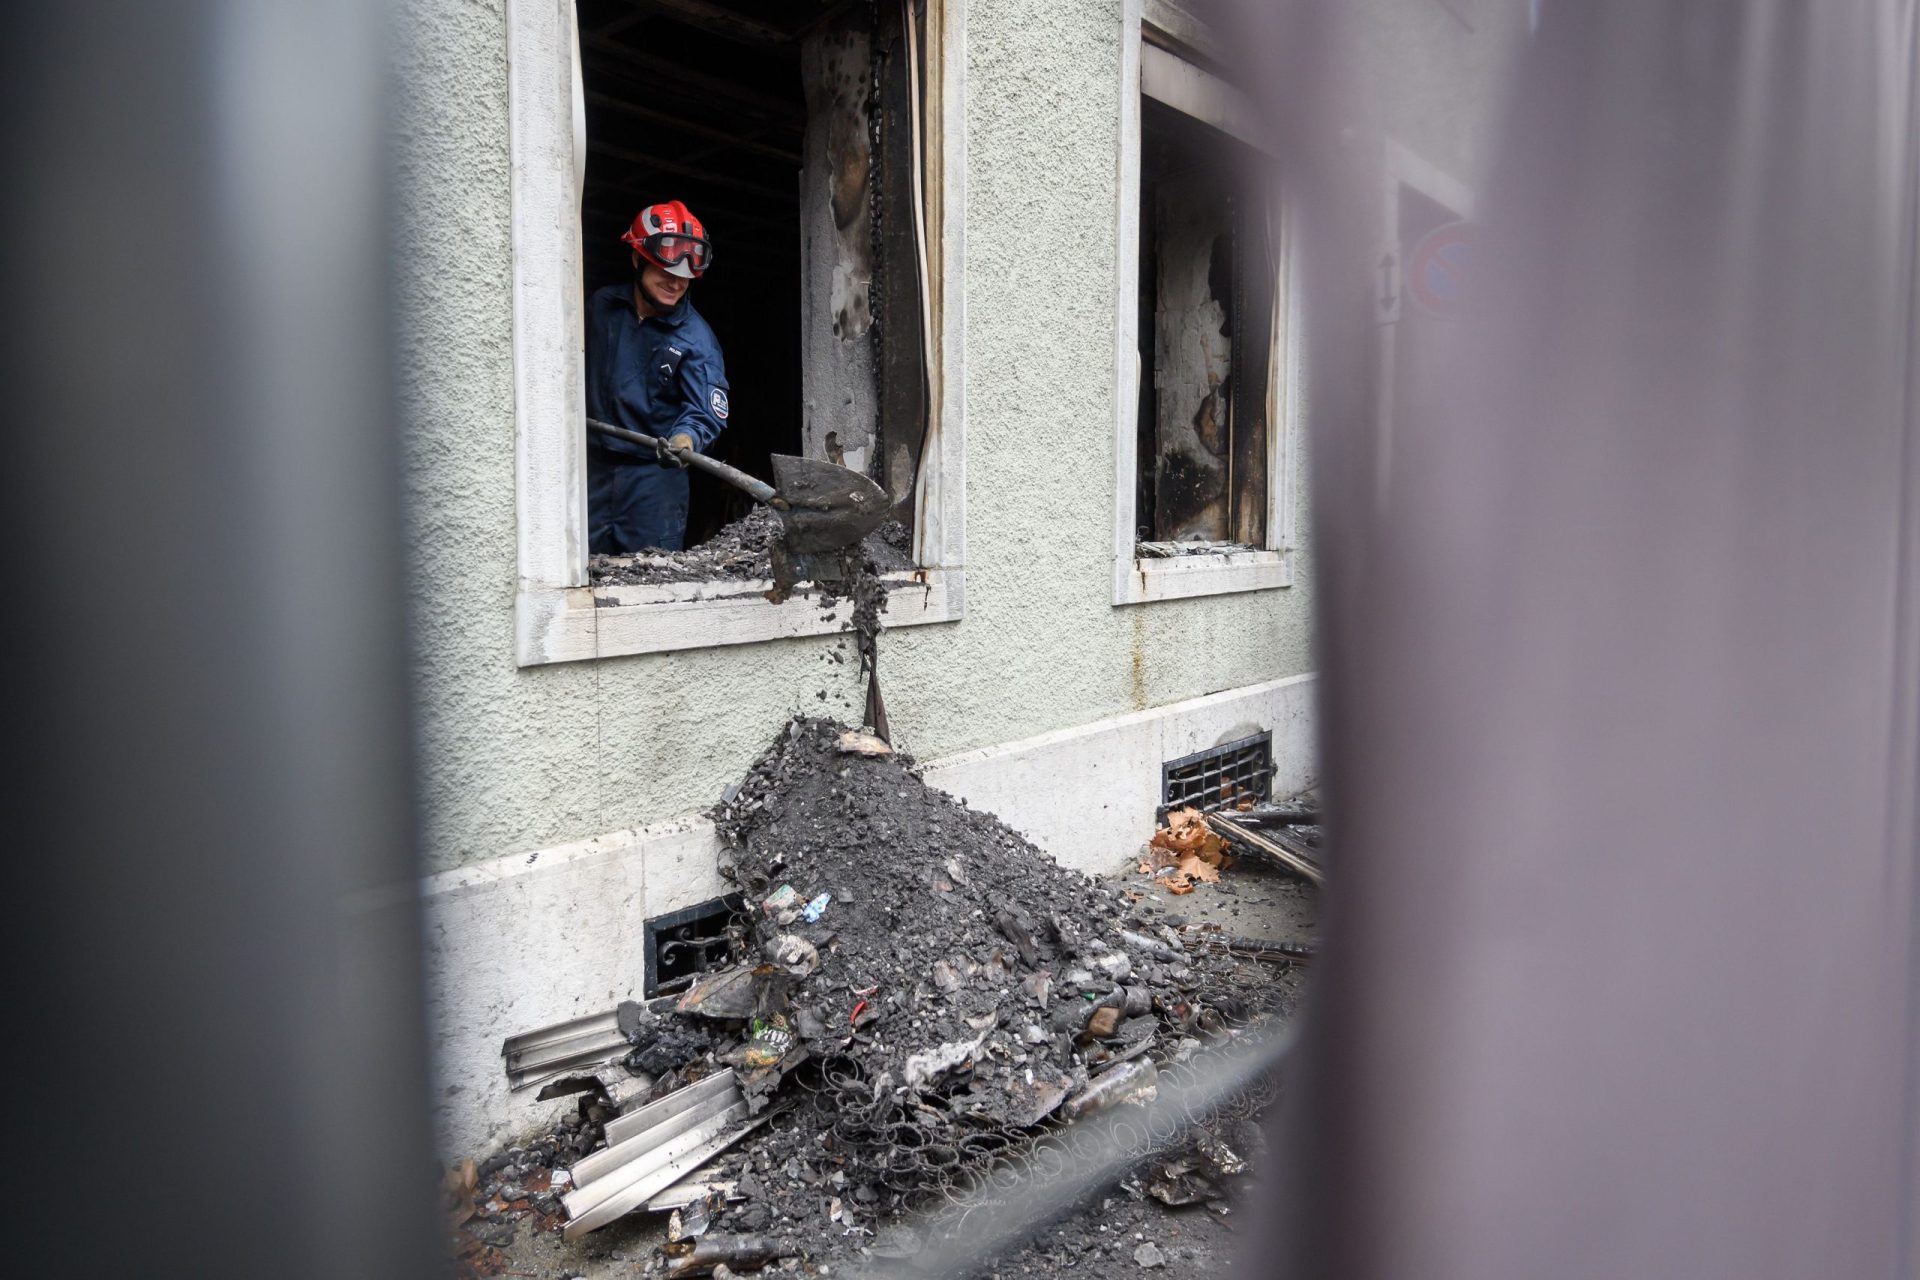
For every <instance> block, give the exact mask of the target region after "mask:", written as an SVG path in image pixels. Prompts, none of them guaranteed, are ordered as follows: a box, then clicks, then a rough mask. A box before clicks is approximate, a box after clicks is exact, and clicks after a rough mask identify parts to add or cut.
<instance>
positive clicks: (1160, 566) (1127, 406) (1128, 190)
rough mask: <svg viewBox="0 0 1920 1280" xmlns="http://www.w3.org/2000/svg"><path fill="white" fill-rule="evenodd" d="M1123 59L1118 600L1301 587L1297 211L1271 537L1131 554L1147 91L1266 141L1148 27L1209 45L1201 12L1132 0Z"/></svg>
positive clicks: (1281, 326)
mask: <svg viewBox="0 0 1920 1280" xmlns="http://www.w3.org/2000/svg"><path fill="white" fill-rule="evenodd" d="M1122 21H1123V23H1124V27H1123V30H1122V33H1121V35H1122V45H1121V65H1120V173H1119V208H1118V210H1117V214H1116V225H1117V227H1118V235H1117V238H1116V247H1117V252H1118V261H1117V263H1116V277H1117V279H1116V292H1117V303H1118V308H1119V314H1118V341H1117V343H1116V346H1115V354H1114V385H1115V387H1116V388H1117V390H1118V395H1117V396H1116V397H1115V414H1114V490H1115V495H1114V516H1113V602H1114V604H1115V605H1129V604H1144V603H1147V602H1150V601H1155V600H1178V599H1184V598H1187V597H1192V596H1210V595H1222V594H1226V593H1229V592H1240V591H1266V590H1271V589H1273V588H1276V587H1290V586H1292V585H1293V557H1294V541H1295V539H1294V505H1295V504H1294V495H1293V488H1294V485H1293V472H1294V465H1295V455H1296V453H1297V452H1298V449H1297V446H1296V444H1295V441H1296V440H1297V439H1298V433H1299V430H1300V424H1299V422H1298V419H1299V416H1300V413H1301V403H1302V397H1301V395H1300V387H1301V379H1300V375H1301V362H1300V359H1299V350H1298V348H1299V343H1298V342H1295V341H1293V340H1292V338H1293V335H1295V334H1297V333H1298V332H1299V331H1300V318H1299V315H1298V313H1297V311H1298V300H1299V290H1298V289H1296V288H1295V287H1293V282H1294V280H1295V278H1296V271H1297V268H1296V263H1295V254H1294V246H1293V236H1292V235H1291V234H1289V225H1290V222H1289V219H1287V218H1286V217H1285V216H1284V214H1283V216H1282V217H1281V218H1280V220H1279V221H1280V252H1279V254H1278V255H1277V256H1278V259H1279V262H1278V279H1276V281H1275V282H1274V297H1275V299H1276V300H1277V306H1276V312H1275V317H1274V320H1275V323H1274V351H1273V354H1272V360H1273V363H1272V365H1271V376H1270V377H1269V378H1268V380H1267V396H1268V399H1267V423H1268V431H1267V520H1266V530H1267V532H1266V545H1265V546H1264V547H1262V548H1259V549H1255V550H1247V551H1235V552H1228V553H1224V554H1217V555H1192V556H1170V557H1166V558H1155V557H1142V556H1136V555H1135V554H1134V541H1135V524H1134V522H1135V509H1134V486H1135V484H1136V482H1137V474H1138V469H1139V465H1140V459H1139V446H1138V441H1139V390H1140V367H1139V366H1140V359H1139V320H1138V298H1139V289H1140V114H1141V112H1140V98H1141V95H1142V94H1143V93H1146V94H1147V95H1148V96H1150V97H1153V98H1155V99H1156V100H1158V101H1161V102H1165V103H1166V104H1167V105H1169V106H1171V107H1173V108H1175V109H1176V110H1179V111H1183V112H1185V113H1186V114H1188V115H1190V116H1193V117H1195V118H1196V119H1198V120H1200V121H1201V122H1203V123H1205V124H1208V125H1211V126H1213V127H1214V128H1216V129H1219V130H1220V131H1221V132H1223V133H1227V134H1229V135H1231V136H1233V137H1235V138H1237V139H1239V140H1241V141H1243V142H1246V143H1248V144H1249V145H1252V146H1255V147H1258V148H1260V149H1262V150H1267V149H1268V148H1267V146H1266V144H1265V143H1264V142H1263V141H1262V134H1261V131H1260V129H1259V128H1258V124H1257V121H1258V117H1257V114H1256V113H1255V111H1254V108H1253V106H1252V104H1251V103H1250V101H1249V100H1248V99H1247V98H1246V96H1245V95H1244V94H1242V93H1241V92H1240V91H1239V90H1238V89H1236V88H1234V87H1233V86H1232V85H1229V84H1228V83H1226V82H1225V81H1224V80H1221V79H1219V78H1218V77H1216V76H1214V75H1212V74H1211V73H1209V72H1207V71H1206V70H1204V69H1202V68H1200V67H1198V66H1196V65H1194V64H1193V63H1191V62H1188V61H1186V60H1185V59H1183V58H1181V57H1180V56H1179V55H1178V54H1177V53H1174V52H1171V51H1170V50H1168V49H1166V48H1162V47H1159V45H1157V44H1150V43H1147V42H1146V41H1145V40H1144V39H1143V37H1142V29H1143V26H1145V27H1152V28H1154V29H1155V30H1156V31H1157V32H1159V33H1160V34H1161V35H1162V36H1164V37H1165V39H1164V41H1163V43H1171V44H1175V45H1180V46H1184V47H1190V48H1197V49H1200V50H1201V51H1203V52H1204V51H1205V50H1206V48H1207V46H1208V43H1209V41H1210V37H1209V36H1208V34H1207V32H1206V30H1205V28H1204V27H1202V26H1201V25H1200V24H1198V23H1197V22H1196V21H1195V20H1194V19H1193V17H1192V16H1191V15H1190V14H1188V13H1187V12H1186V11H1185V10H1183V9H1181V8H1180V7H1179V6H1177V5H1175V4H1173V3H1170V2H1169V0H1125V7H1124V11H1123V16H1122Z"/></svg>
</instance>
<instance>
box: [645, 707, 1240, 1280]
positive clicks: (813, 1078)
mask: <svg viewBox="0 0 1920 1280" xmlns="http://www.w3.org/2000/svg"><path fill="white" fill-rule="evenodd" d="M714 817H715V821H716V824H717V826H718V827H719V830H720V832H721V835H722V837H723V838H724V841H725V850H724V852H723V854H722V865H721V871H722V874H723V875H725V876H726V877H727V878H729V879H731V880H732V881H733V882H734V883H735V884H736V885H737V886H738V888H739V890H740V892H741V895H742V897H743V899H744V900H745V902H746V903H747V909H746V911H745V912H744V914H743V915H742V917H741V918H739V919H738V920H736V922H735V924H734V928H735V930H736V931H737V943H738V948H739V951H738V953H739V954H742V955H744V956H746V957H748V959H747V960H746V962H744V963H742V964H740V965H738V966H736V967H734V968H732V969H728V970H726V971H724V972H720V973H714V974H707V975H704V976H702V977H701V978H699V979H698V980H697V981H696V982H695V984H694V985H693V986H692V987H691V988H690V989H689V990H688V991H687V992H686V993H685V994H684V995H681V996H679V997H677V998H674V997H669V998H665V999H662V1000H656V1001H652V1002H650V1003H649V1004H647V1005H645V1006H641V1005H638V1004H628V1005H623V1006H622V1007H621V1011H620V1024H621V1028H622V1030H623V1031H624V1032H625V1033H626V1034H627V1037H628V1039H629V1040H630V1041H631V1042H632V1043H633V1044H634V1046H635V1047H634V1051H633V1053H632V1055H631V1057H630V1059H629V1062H630V1064H631V1065H632V1066H633V1067H634V1068H636V1069H641V1070H645V1071H646V1072H648V1073H650V1074H658V1075H659V1079H658V1081H657V1082H656V1084H655V1086H654V1093H655V1095H656V1096H661V1095H664V1094H665V1093H667V1092H669V1091H671V1090H672V1089H674V1088H677V1087H679V1086H680V1085H682V1084H684V1083H686V1082H689V1081H692V1080H697V1079H700V1078H703V1077H705V1076H708V1075H711V1074H713V1073H714V1072H716V1071H720V1070H722V1069H724V1068H726V1067H731V1068H732V1069H733V1070H734V1072H735V1075H736V1078H737V1079H738V1081H739V1083H740V1087H741V1089H742V1091H743V1092H744V1093H745V1095H746V1098H747V1102H748V1105H749V1107H750V1108H751V1109H752V1110H753V1112H754V1113H755V1114H762V1113H764V1114H767V1115H770V1116H771V1117H772V1122H771V1123H769V1124H767V1125H766V1126H765V1127H764V1128H762V1129H759V1130H757V1131H756V1132H755V1133H754V1134H753V1135H751V1136H750V1137H749V1139H748V1140H747V1141H746V1142H744V1143H743V1144H742V1145H741V1146H739V1147H736V1148H734V1149H733V1150H732V1151H731V1152H729V1153H728V1154H726V1155H724V1156H722V1157H721V1158H720V1159H719V1160H718V1161H716V1162H715V1163H714V1165H712V1166H710V1172H709V1180H710V1181H726V1182H732V1183H734V1186H735V1191H734V1195H735V1197H736V1198H734V1199H721V1198H717V1197H716V1198H715V1199H714V1200H713V1201H712V1202H710V1203H708V1204H706V1205H703V1206H702V1207H701V1212H700V1215H699V1217H700V1221H701V1229H702V1230H703V1231H707V1232H712V1233H714V1235H715V1236H716V1237H720V1236H734V1237H749V1236H754V1237H760V1238H765V1237H766V1236H767V1235H768V1234H769V1233H771V1234H773V1235H777V1236H779V1237H780V1238H782V1239H784V1240H787V1241H791V1242H793V1243H792V1244H791V1245H790V1246H787V1247H791V1248H792V1249H793V1251H794V1252H795V1253H796V1254H798V1255H802V1256H807V1257H813V1258H824V1257H828V1256H833V1255H837V1254H843V1253H846V1252H849V1251H855V1250H860V1249H862V1248H865V1247H867V1246H869V1245H871V1244H872V1243H873V1242H874V1236H875V1233H876V1232H884V1231H886V1230H887V1229H888V1227H889V1224H890V1223H892V1222H893V1221H894V1220H895V1219H897V1218H898V1217H899V1216H900V1215H901V1214H903V1213H905V1212H907V1211H910V1210H914V1209H917V1208H921V1207H924V1206H925V1205H927V1204H929V1203H930V1202H932V1201H933V1200H934V1199H936V1198H937V1197H939V1196H941V1195H942V1194H946V1193H950V1192H951V1191H952V1190H953V1188H955V1187H956V1186H958V1185H959V1184H960V1183H962V1182H963V1181H964V1180H965V1179H967V1178H968V1177H969V1176H971V1175H973V1174H976V1173H979V1172H981V1171H983V1170H984V1169H986V1168H987V1167H988V1166H990V1165H992V1164H993V1163H994V1162H995V1161H996V1160H999V1159H1002V1158H1004V1157H1006V1156H1007V1155H1009V1154H1018V1153H1019V1151H1020V1150H1022V1149H1023V1144H1025V1143H1029V1142H1030V1141H1031V1138H1032V1135H1034V1134H1036V1133H1039V1132H1043V1131H1044V1130H1045V1129H1046V1128H1047V1127H1048V1126H1049V1125H1057V1124H1058V1122H1060V1121H1063V1120H1070V1119H1072V1118H1074V1117H1076V1116H1078V1115H1082V1114H1087V1113H1091V1112H1093V1111H1097V1110H1100V1109H1102V1108H1105V1107H1108V1106H1112V1105H1116V1104H1120V1103H1124V1102H1127V1101H1129V1100H1144V1099H1146V1098H1149V1097H1151V1096H1152V1093H1153V1090H1154V1087H1155V1079H1156V1072H1157V1071H1158V1070H1159V1069H1160V1068H1161V1067H1164V1066H1168V1065H1169V1064H1175V1063H1179V1062H1183V1061H1186V1060H1188V1059H1189V1058H1191V1057H1192V1055H1193V1054H1194V1053H1195V1052H1196V1051H1197V1050H1198V1049H1200V1048H1201V1047H1202V1046H1203V1045H1204V1044H1205V1043H1206V1042H1208V1041H1211V1040H1213V1039H1216V1038H1221V1037H1225V1036H1228V1035H1230V1034H1232V1032H1233V1031H1234V1029H1236V1028H1238V1027H1241V1026H1243V1025H1245V1024H1246V1023H1247V1022H1248V1021H1249V1020H1250V1019H1252V1018H1254V1017H1255V1016H1257V1015H1260V1014H1262V1013H1266V1012H1269V1011H1271V1005H1272V1002H1273V1000H1274V999H1275V996H1274V991H1273V988H1272V987H1271V986H1270V985H1268V984H1265V983H1264V982H1263V981H1262V980H1261V979H1260V978H1259V977H1249V973H1248V968H1247V967H1245V966H1242V965H1240V964H1237V963H1236V962H1235V961H1234V960H1233V958H1232V957H1230V956H1225V955H1221V954H1217V953H1213V952H1208V951H1204V950H1198V949H1196V950H1192V951H1189V950H1188V949H1187V947H1186V946H1185V945H1184V943H1183V942H1182V940H1181V937H1180V935H1179V934H1178V933H1176V932H1174V931H1173V930H1172V929H1170V928H1168V927H1166V926H1165V925H1163V924H1159V923H1157V922H1156V921H1155V919H1154V917H1153V916H1152V915H1151V914H1150V913H1149V912H1148V911H1146V910H1145V909H1144V908H1142V907H1140V906H1138V905H1137V904H1135V903H1134V902H1132V901H1130V900H1129V898H1128V897H1127V896H1126V895H1124V894H1123V893H1122V892H1120V891H1118V890H1116V889H1115V888H1112V887H1109V886H1107V885H1105V884H1102V883H1100V882H1098V881H1095V880H1092V879H1090V878H1088V877H1086V876H1083V875H1081V874H1079V873H1077V872H1074V871H1070V870H1067V869H1065V868H1063V867H1061V866H1059V865H1058V864H1057V863H1055V862H1054V861H1053V860H1052V859H1051V858H1049V857H1048V856H1047V855H1046V854H1045V853H1044V852H1042V851H1041V850H1039V849H1038V848H1036V847H1035V846H1034V845H1033V844H1031V843H1030V842H1028V841H1027V840H1026V839H1024V838H1023V837H1021V836H1020V835H1019V834H1018V833H1017V832H1015V831H1013V830H1012V829H1010V828H1009V827H1007V826H1006V825H1005V824H1004V823H1002V822H1000V821H999V820H998V819H996V818H994V817H993V816H991V815H990V814H985V813H981V812H978V811H975V810H972V809H969V808H967V807H966V806H965V805H964V804H963V803H962V802H960V801H959V800H957V799H955V798H954V797H952V796H950V795H947V794H946V793H944V792H941V791H938V790H936V789H934V788H932V787H930V786H928V785H926V784H925V783H924V782H923V781H921V779H920V778H919V777H918V776H917V774H916V773H915V772H914V770H913V768H912V765H911V762H910V761H908V760H907V759H905V758H903V757H901V756H898V755H894V754H891V753H890V752H888V751H887V749H886V748H885V745H884V744H882V743H879V742H878V741H877V740H875V739H873V738H871V737H868V736H867V735H864V734H859V733H854V732H850V731H848V730H846V729H845V727H844V726H841V725H838V724H834V723H831V722H828V721H824V720H797V721H795V722H793V723H792V724H790V725H789V726H788V727H787V730H786V731H785V732H784V733H783V734H782V735H781V736H780V738H779V739H778V740H777V741H776V742H775V744H774V745H773V747H772V748H771V749H769V750H768V751H767V752H766V753H765V754H764V755H763V756H762V757H761V758H760V760H759V761H758V762H757V763H756V764H755V765H754V766H753V769H752V771H751V772H750V773H749V775H748V776H747V778H746V779H745V781H744V782H743V783H742V784H741V785H740V786H739V787H738V788H737V789H733V790H732V791H731V793H730V794H729V796H728V798H727V799H726V800H725V801H724V802H723V803H722V804H721V806H720V807H719V808H718V810H717V811H716V812H715V814H714ZM1256 968H1257V966H1256ZM1160 1154H1164V1150H1163V1151H1161V1152H1160Z"/></svg>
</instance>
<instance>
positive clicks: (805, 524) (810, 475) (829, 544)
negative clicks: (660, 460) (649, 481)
mask: <svg viewBox="0 0 1920 1280" xmlns="http://www.w3.org/2000/svg"><path fill="white" fill-rule="evenodd" d="M587 429H588V430H590V431H595V432H598V433H599V434H600V435H603V436H611V437H612V438H613V439H615V440H625V441H627V442H629V443H631V444H637V445H641V446H643V447H645V448H648V449H659V448H661V447H662V446H661V441H659V440H658V439H656V438H655V437H653V436H648V435H642V434H640V433H639V432H638V431H627V430H625V429H623V428H621V427H614V426H608V425H607V424H606V423H604V422H599V421H596V420H595V419H593V418H588V419H587ZM675 456H677V457H679V458H680V459H681V460H682V461H684V462H686V463H687V465H689V466H693V467H698V468H700V470H702V471H704V472H706V473H707V474H708V475H710V476H714V477H716V478H717V479H720V480H724V481H726V482H727V483H728V484H730V485H732V486H733V487H734V488H736V489H741V490H744V491H745V492H747V493H749V494H751V495H752V496H753V497H754V499H755V500H756V501H759V502H764V503H766V504H767V505H768V506H770V507H772V508H773V509H774V510H775V511H777V512H779V513H780V524H781V528H782V530H783V533H784V538H783V540H784V542H785V543H786V549H787V552H788V554H789V557H790V560H791V562H792V563H793V565H794V568H795V569H802V570H803V569H805V568H811V567H812V565H811V564H810V563H809V562H808V561H807V557H811V556H816V555H822V554H825V553H827V552H833V551H840V550H842V549H844V548H846V547H850V546H853V545H854V544H855V543H857V542H859V541H860V539H862V538H864V537H866V536H867V535H868V534H869V533H872V532H873V531H874V530H875V529H877V528H879V527H880V522H881V521H883V520H885V519H886V518H887V510H888V507H889V503H888V501H887V491H886V490H885V489H882V488H881V487H880V486H879V485H877V484H875V483H874V482H873V481H872V480H870V479H868V478H867V477H866V476H863V475H861V474H860V473H859V472H857V471H849V470H847V469H846V468H845V467H836V466H834V465H833V464H832V463H831V462H821V461H820V460H818V459H817V458H795V457H791V456H789V455H787V454H784V453H776V454H774V455H773V478H774V481H775V483H774V484H768V483H767V482H766V481H764V480H759V479H756V478H755V477H753V476H750V475H748V474H747V473H746V472H744V471H742V470H740V469H739V468H738V467H730V466H728V465H727V464H726V463H724V462H722V461H720V460H719V459H718V458H709V457H707V456H706V455H705V454H704V453H696V452H694V451H693V450H691V449H682V450H679V451H678V452H677V453H676V455H675ZM780 576H785V575H779V574H776V577H780ZM805 576H812V575H811V574H807V575H805Z"/></svg>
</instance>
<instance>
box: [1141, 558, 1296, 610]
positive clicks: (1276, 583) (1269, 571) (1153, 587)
mask: <svg viewBox="0 0 1920 1280" xmlns="http://www.w3.org/2000/svg"><path fill="white" fill-rule="evenodd" d="M1292 585H1293V553H1292V552H1290V551H1227V552H1222V553H1219V554H1217V555H1203V556H1169V557H1166V558H1158V557H1144V556H1128V557H1124V558H1122V559H1119V560H1116V561H1114V566H1113V602H1114V603H1115V604H1116V605H1122V604H1147V603H1150V602H1152V601H1155V600H1184V599H1187V598H1189V597H1192V596H1219V595H1229V594H1232V593H1235V592H1241V591H1271V590H1273V589H1274V588H1276V587H1290V586H1292Z"/></svg>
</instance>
